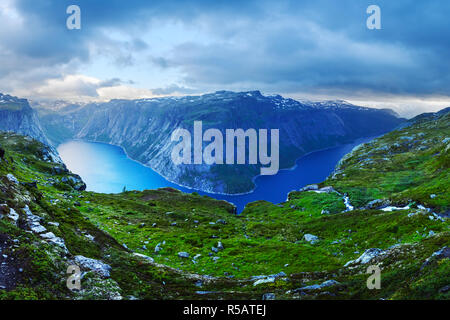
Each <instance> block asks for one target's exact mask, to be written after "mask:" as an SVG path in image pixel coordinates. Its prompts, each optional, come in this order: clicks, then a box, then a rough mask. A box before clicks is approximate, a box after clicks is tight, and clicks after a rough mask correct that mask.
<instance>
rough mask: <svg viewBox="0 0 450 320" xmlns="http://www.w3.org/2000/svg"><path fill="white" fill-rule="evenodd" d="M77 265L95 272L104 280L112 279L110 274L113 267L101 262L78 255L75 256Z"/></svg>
mask: <svg viewBox="0 0 450 320" xmlns="http://www.w3.org/2000/svg"><path fill="white" fill-rule="evenodd" d="M75 263H76V264H78V265H79V266H80V267H81V268H84V269H88V270H90V271H93V272H95V273H97V274H99V275H100V276H102V277H104V278H109V277H110V272H111V270H112V268H111V266H110V265H108V264H106V263H104V262H102V261H100V260H95V259H91V258H86V257H84V256H81V255H78V256H75Z"/></svg>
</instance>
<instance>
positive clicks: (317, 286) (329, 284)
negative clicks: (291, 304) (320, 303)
mask: <svg viewBox="0 0 450 320" xmlns="http://www.w3.org/2000/svg"><path fill="white" fill-rule="evenodd" d="M339 284H340V283H339V282H337V281H336V280H327V281H325V282H322V283H321V284H313V285H310V286H306V287H302V288H298V289H295V290H294V292H299V291H310V290H320V289H323V288H327V287H332V286H336V285H339Z"/></svg>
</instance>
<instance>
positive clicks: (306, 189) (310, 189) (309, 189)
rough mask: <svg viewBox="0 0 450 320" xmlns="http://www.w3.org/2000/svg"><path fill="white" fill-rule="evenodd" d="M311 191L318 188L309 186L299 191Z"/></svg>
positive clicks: (314, 185) (313, 185) (312, 185)
mask: <svg viewBox="0 0 450 320" xmlns="http://www.w3.org/2000/svg"><path fill="white" fill-rule="evenodd" d="M312 190H319V186H318V185H317V184H309V185H307V186H304V187H303V188H301V189H300V190H299V191H312Z"/></svg>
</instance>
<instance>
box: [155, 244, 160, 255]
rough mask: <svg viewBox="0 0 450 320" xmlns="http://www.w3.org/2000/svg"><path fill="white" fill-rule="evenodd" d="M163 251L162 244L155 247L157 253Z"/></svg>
mask: <svg viewBox="0 0 450 320" xmlns="http://www.w3.org/2000/svg"><path fill="white" fill-rule="evenodd" d="M161 250H162V248H161V243H158V244H157V245H156V246H155V253H158V252H160V251H161Z"/></svg>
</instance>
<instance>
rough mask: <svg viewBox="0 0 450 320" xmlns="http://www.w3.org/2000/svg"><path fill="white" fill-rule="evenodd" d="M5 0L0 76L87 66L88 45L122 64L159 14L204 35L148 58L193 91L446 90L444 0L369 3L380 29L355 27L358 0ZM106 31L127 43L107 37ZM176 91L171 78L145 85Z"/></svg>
mask: <svg viewBox="0 0 450 320" xmlns="http://www.w3.org/2000/svg"><path fill="white" fill-rule="evenodd" d="M13 3H14V5H15V8H16V10H17V11H18V12H19V14H20V16H21V17H22V18H23V21H25V24H24V25H22V26H20V27H17V26H8V25H6V26H4V32H2V33H0V58H1V59H2V61H7V63H4V62H3V63H2V64H1V66H0V77H1V76H2V75H5V74H11V73H12V72H26V71H27V70H28V71H29V70H31V69H36V70H37V69H39V70H40V69H42V68H43V67H48V68H52V69H53V70H54V71H55V73H58V72H63V70H65V69H66V68H67V65H69V64H70V65H72V66H74V65H75V66H76V65H77V64H83V63H87V62H88V61H89V59H90V54H91V52H90V49H89V48H90V47H91V46H92V45H96V46H97V47H98V50H99V52H102V53H103V54H104V55H106V56H110V57H111V59H112V61H113V62H114V63H115V64H116V65H119V66H121V67H127V66H132V65H134V64H135V63H136V62H135V56H136V55H139V54H140V52H143V51H145V50H147V49H149V48H150V47H155V46H156V47H157V46H158V43H151V44H147V43H146V42H145V41H144V40H143V34H145V33H146V32H148V30H153V29H155V28H157V27H158V23H161V21H166V22H177V23H182V24H183V25H185V26H189V27H193V28H195V27H197V28H203V29H204V30H207V31H208V34H209V37H210V39H208V41H204V39H198V41H192V40H190V41H189V42H184V43H179V44H177V45H176V46H175V47H173V48H171V49H169V50H168V53H167V55H165V56H153V57H151V58H150V61H151V62H152V63H153V64H154V65H157V66H159V67H161V70H162V72H163V71H167V70H170V69H172V68H174V69H176V70H179V71H180V72H181V73H182V74H183V75H184V77H185V78H184V80H185V82H186V83H188V84H192V85H193V86H195V87H196V88H208V89H212V88H214V89H222V88H225V87H229V86H235V87H239V86H242V87H244V86H252V87H255V88H263V89H266V90H270V91H273V92H277V91H278V92H299V91H308V92H319V91H320V92H324V91H325V92H332V91H339V92H355V91H361V92H373V93H390V94H402V95H422V94H440V95H445V96H449V95H450V59H448V57H449V56H450V41H449V40H450V19H449V18H448V13H449V12H450V2H448V1H446V2H443V1H416V0H397V1H388V0H377V1H376V4H377V5H379V6H380V7H381V19H382V30H375V31H371V30H368V29H367V28H366V26H365V23H366V18H367V14H366V8H367V7H368V6H369V5H370V4H373V1H366V0H361V1H351V0H341V1H335V0H314V1H313V0H306V1H298V0H295V1H294V0H293V1H283V0H282V1H275V0H273V1H266V0H259V1H256V0H254V1H253V0H249V1H230V0H227V1H225V0H216V1H210V0H198V1H194V0H189V1H188V0H186V1H166V0H164V1H163V0H152V1H138V0H127V1H122V0H109V1H92V0H76V1H73V0H70V1H69V0H54V1H50V0H46V1H31V0H28V1H27V0H16V1H15V2H13ZM71 4H77V5H79V6H80V7H81V10H82V30H79V31H76V32H72V31H68V30H67V29H66V28H65V19H66V17H67V15H66V14H65V9H66V8H67V6H68V5H71ZM106 29H108V30H117V31H120V32H123V33H125V34H128V35H129V36H130V38H131V39H132V40H130V41H123V42H120V41H112V40H111V39H110V38H109V35H108V34H107V33H105V31H104V30H106ZM102 50H103V51H102ZM31 73H32V72H30V74H31ZM47 73H49V72H47ZM35 74H38V73H35ZM42 74H45V73H44V72H42ZM36 77H37V76H36ZM0 81H2V80H1V78H0ZM177 90H178V91H177ZM186 90H187V91H189V90H190V89H187V88H184V87H177V86H175V85H173V86H169V87H167V88H159V89H155V90H154V92H159V94H164V92H165V93H167V94H171V93H173V92H181V93H182V92H183V91H184V92H186ZM186 93H187V92H186Z"/></svg>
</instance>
